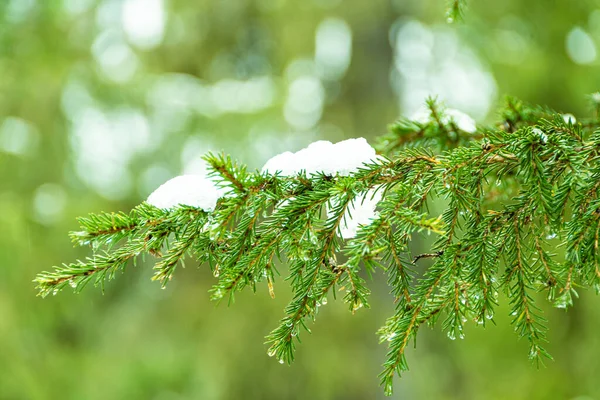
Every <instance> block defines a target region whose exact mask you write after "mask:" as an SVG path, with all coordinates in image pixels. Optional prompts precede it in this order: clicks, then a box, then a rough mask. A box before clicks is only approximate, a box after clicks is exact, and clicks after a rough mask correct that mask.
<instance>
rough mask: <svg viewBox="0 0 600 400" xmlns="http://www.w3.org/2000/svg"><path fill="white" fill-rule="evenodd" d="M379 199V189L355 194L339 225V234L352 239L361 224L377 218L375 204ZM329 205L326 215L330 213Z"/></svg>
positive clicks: (367, 223)
mask: <svg viewBox="0 0 600 400" xmlns="http://www.w3.org/2000/svg"><path fill="white" fill-rule="evenodd" d="M380 201H381V191H380V190H379V191H377V190H369V191H368V192H366V193H364V194H362V195H359V196H357V197H356V198H355V199H354V201H353V202H352V203H351V204H350V205H349V206H348V209H347V210H346V212H345V213H344V217H343V219H342V221H341V224H340V227H339V234H340V236H341V237H342V238H343V239H352V238H355V237H356V234H357V233H358V230H359V228H360V227H361V226H362V225H369V224H370V223H371V222H373V220H374V219H375V218H377V215H378V213H377V211H376V209H377V204H378V203H379V202H380ZM332 208H333V207H330V208H328V209H327V217H328V218H330V217H331V215H332V213H331V209H332Z"/></svg>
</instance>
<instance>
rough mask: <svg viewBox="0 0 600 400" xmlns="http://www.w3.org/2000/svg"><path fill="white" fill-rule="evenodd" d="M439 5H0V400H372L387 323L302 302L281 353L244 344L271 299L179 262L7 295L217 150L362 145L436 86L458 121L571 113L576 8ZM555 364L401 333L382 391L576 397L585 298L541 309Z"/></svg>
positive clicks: (427, 334) (83, 1)
mask: <svg viewBox="0 0 600 400" xmlns="http://www.w3.org/2000/svg"><path fill="white" fill-rule="evenodd" d="M445 6H446V2H445V1H443V0H426V1H425V0H393V1H392V0H389V1H388V0H386V1H384V0H370V1H359V0H345V1H343V0H306V1H303V2H300V1H291V0H195V1H192V0H0V398H1V399H58V398H60V399H156V400H159V399H160V400H176V399H241V398H244V399H375V398H383V394H382V390H381V389H380V388H379V387H378V378H377V374H378V372H379V370H380V364H381V363H382V362H383V360H384V356H385V351H386V348H385V346H384V345H379V344H378V342H377V341H378V339H377V337H376V335H375V331H376V330H377V328H378V327H379V326H381V325H382V324H383V322H384V320H385V318H386V317H387V316H388V315H390V314H391V312H392V310H393V304H392V299H391V297H390V296H389V294H388V289H387V287H386V284H385V278H384V277H382V276H379V277H375V279H374V281H373V282H372V283H371V287H372V289H373V295H372V298H371V302H372V309H370V310H361V311H360V312H358V313H357V314H356V315H354V316H352V315H351V314H350V313H348V312H347V310H346V306H345V305H344V304H342V303H341V302H333V301H330V302H329V304H328V305H327V307H323V310H322V311H321V313H320V315H319V320H318V321H317V323H316V324H314V326H313V328H314V329H313V334H312V335H308V334H304V335H303V336H302V345H301V346H300V347H299V350H298V352H297V360H296V362H295V363H294V364H293V365H292V366H283V365H280V364H278V363H277V362H276V360H273V359H271V358H269V357H268V356H267V354H266V347H265V345H263V342H264V339H263V337H264V335H266V334H267V333H269V331H270V330H271V329H272V328H274V327H275V326H276V324H277V321H278V320H279V318H280V317H281V316H282V315H283V307H284V305H285V304H286V301H287V300H288V296H289V293H288V292H287V291H286V288H285V283H284V284H279V285H277V286H276V288H275V289H276V295H277V296H276V299H275V300H271V299H270V297H269V296H268V293H267V290H266V288H264V287H262V288H260V290H259V291H258V292H257V293H256V294H254V293H251V292H245V293H242V294H240V295H238V296H237V297H236V303H235V304H234V305H233V306H232V307H227V306H226V305H221V306H218V307H215V305H214V304H213V303H211V302H209V300H208V294H207V290H208V289H209V287H210V285H211V283H213V282H214V278H213V277H212V276H211V275H210V273H209V271H208V268H200V269H198V268H196V266H195V265H194V263H193V262H191V261H190V262H188V263H187V268H186V269H179V270H178V271H177V274H176V277H175V279H174V280H173V281H172V283H171V284H170V285H169V287H168V288H167V289H166V290H160V287H159V285H158V284H156V283H153V282H151V281H150V277H151V275H152V271H151V269H150V267H149V266H148V265H141V264H140V265H138V266H137V267H136V268H130V269H129V270H128V271H127V272H126V273H125V274H124V275H123V276H121V277H119V279H117V280H116V281H113V282H111V283H109V284H108V285H107V288H106V292H105V294H104V295H103V294H101V293H100V291H99V290H95V289H93V288H91V287H90V288H89V289H87V290H85V291H84V293H82V294H81V295H77V296H76V295H73V294H71V293H68V291H65V292H64V293H62V294H61V295H59V296H56V297H51V298H47V299H41V298H39V297H36V292H35V290H34V287H33V284H32V282H31V280H32V279H33V277H34V276H35V274H36V273H38V272H40V271H42V270H45V269H48V268H49V267H51V266H52V265H56V264H59V263H62V262H67V261H71V260H74V259H75V258H77V257H84V256H85V255H87V254H88V251H87V250H86V249H74V248H72V246H71V243H70V241H69V239H68V237H67V232H68V231H69V230H73V229H76V228H77V224H76V222H75V217H77V216H79V215H84V214H87V213H88V212H98V211H111V210H129V209H131V208H132V207H133V206H135V205H136V204H139V203H140V202H141V201H143V200H144V199H145V198H146V196H147V195H148V194H149V193H150V192H151V191H152V190H153V189H154V188H155V187H157V186H158V185H159V184H161V183H162V182H164V181H165V180H166V179H168V178H170V177H172V176H174V175H178V174H181V173H183V172H185V173H196V172H202V171H203V169H204V168H205V167H204V164H203V163H202V161H201V160H200V156H201V155H202V154H204V153H205V152H206V151H209V150H225V151H226V152H227V153H229V154H231V155H232V156H233V157H234V158H236V159H238V160H241V161H242V162H244V163H247V164H248V165H249V166H250V167H251V168H259V167H260V166H262V164H263V163H264V161H265V160H267V159H268V158H269V157H271V156H272V155H274V154H277V153H279V152H281V151H284V150H298V149H299V148H301V147H303V146H305V145H306V144H308V143H310V142H312V141H314V140H317V139H328V140H332V141H337V140H341V139H343V138H346V137H358V136H364V137H367V138H368V139H373V138H374V137H375V136H376V135H378V134H380V133H382V132H383V131H384V130H385V127H386V125H387V123H389V122H392V121H393V120H394V119H395V118H396V117H397V116H398V115H401V114H405V115H410V114H411V113H412V112H414V111H415V110H416V109H417V108H418V107H419V106H420V105H421V104H423V101H424V99H425V97H426V96H428V95H438V96H439V98H440V99H442V100H444V101H445V102H446V103H447V104H448V105H450V106H452V107H455V108H459V109H461V110H463V111H466V112H468V113H470V114H471V115H473V116H474V117H476V119H477V120H478V121H479V122H486V121H487V122H490V121H493V120H494V115H495V114H494V113H495V110H496V107H497V106H498V104H500V103H501V100H502V96H503V95H505V94H511V95H515V96H518V97H521V98H523V99H524V100H526V101H528V102H533V103H544V104H548V105H550V106H552V107H554V108H556V109H557V110H559V111H562V112H571V113H573V114H575V115H576V116H578V115H583V114H586V113H587V112H588V109H587V103H586V98H585V95H586V94H589V93H591V92H593V91H597V90H598V89H599V88H600V59H599V58H598V55H597V51H598V48H599V46H600V4H598V2H597V1H595V0H587V1H585V0H579V1H576V2H575V1H548V0H535V1H527V2H524V1H520V0H505V1H484V0H472V1H470V8H469V9H468V11H467V13H466V16H465V23H463V24H453V25H448V24H446V17H445V14H444V8H445ZM546 311H547V312H546V316H547V317H548V319H549V321H550V322H549V324H550V326H551V330H550V334H549V339H550V344H549V350H550V352H551V353H552V354H553V355H554V357H555V361H551V362H548V363H547V366H546V367H545V368H542V369H540V370H536V369H535V367H533V366H532V365H530V363H529V362H528V360H527V345H526V343H525V342H524V341H518V340H517V337H516V335H515V334H514V333H513V332H512V328H511V327H510V326H509V324H508V322H509V318H508V316H507V314H508V310H507V308H506V306H505V305H503V306H502V307H501V308H500V309H499V310H498V313H497V317H496V322H497V326H493V325H492V326H490V327H488V328H487V329H485V330H483V329H476V328H474V327H469V329H468V330H467V336H466V339H465V340H458V341H450V340H448V338H447V337H446V336H445V335H444V334H442V333H440V332H439V331H438V330H433V331H432V330H430V329H428V328H423V329H422V331H421V332H420V336H419V343H418V347H417V349H416V350H414V351H413V350H411V351H410V353H409V354H408V358H409V363H410V365H411V371H410V372H409V373H407V374H406V375H405V376H404V377H403V378H402V379H401V380H398V381H397V385H396V392H395V396H394V397H395V398H399V399H579V400H583V399H600V383H598V382H600V381H599V376H598V374H599V371H600V335H599V334H598V332H599V330H600V298H598V297H597V296H595V295H594V294H593V293H586V292H582V293H581V298H580V300H578V301H577V304H576V307H575V308H574V309H572V310H569V311H568V312H564V311H561V310H556V309H548V308H546Z"/></svg>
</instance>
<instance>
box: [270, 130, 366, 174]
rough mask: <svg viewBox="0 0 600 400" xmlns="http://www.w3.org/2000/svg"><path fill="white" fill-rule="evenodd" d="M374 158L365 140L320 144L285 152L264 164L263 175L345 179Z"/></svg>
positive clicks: (320, 142)
mask: <svg viewBox="0 0 600 400" xmlns="http://www.w3.org/2000/svg"><path fill="white" fill-rule="evenodd" d="M375 158H376V154H375V149H373V147H371V145H369V143H367V141H366V140H365V139H364V138H356V139H348V140H343V141H341V142H338V143H335V144H333V143H331V142H328V141H326V140H319V141H317V142H314V143H311V144H310V145H309V146H308V147H306V148H304V149H301V150H299V151H297V152H296V153H292V152H289V151H286V152H285V153H281V154H278V155H276V156H274V157H273V158H271V159H270V160H269V161H267V162H266V163H265V165H264V167H263V168H262V172H263V173H267V174H271V175H275V174H278V175H279V176H287V177H289V176H295V175H297V174H299V173H300V172H302V171H304V172H306V174H307V175H314V174H318V173H323V174H327V175H342V176H347V175H350V174H351V173H353V172H356V171H358V169H359V168H360V167H361V166H363V165H364V164H365V163H367V162H369V161H371V160H374V159H375Z"/></svg>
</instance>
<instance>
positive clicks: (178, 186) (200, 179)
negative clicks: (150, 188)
mask: <svg viewBox="0 0 600 400" xmlns="http://www.w3.org/2000/svg"><path fill="white" fill-rule="evenodd" d="M224 191H225V190H224V189H223V188H219V187H217V185H216V183H215V182H214V181H213V180H211V179H210V178H208V177H206V176H203V175H181V176H176V177H175V178H173V179H170V180H168V181H167V182H165V183H164V184H162V185H161V186H160V187H159V188H158V189H156V190H155V191H154V192H152V194H150V196H148V200H146V202H147V203H148V204H151V205H153V206H155V207H158V208H163V209H170V208H173V207H177V206H179V205H186V206H191V207H197V208H201V209H203V210H204V211H207V212H210V211H213V210H214V209H215V207H216V206H217V200H218V199H219V198H220V197H221V196H222V195H223V194H224Z"/></svg>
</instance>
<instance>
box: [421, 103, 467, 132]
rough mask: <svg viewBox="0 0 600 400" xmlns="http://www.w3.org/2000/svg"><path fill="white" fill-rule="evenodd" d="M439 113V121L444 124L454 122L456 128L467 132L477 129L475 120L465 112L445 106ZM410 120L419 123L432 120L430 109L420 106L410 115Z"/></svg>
mask: <svg viewBox="0 0 600 400" xmlns="http://www.w3.org/2000/svg"><path fill="white" fill-rule="evenodd" d="M441 114H442V117H441V121H442V123H444V124H449V123H450V122H454V124H455V125H456V127H457V128H458V129H460V130H461V131H464V132H467V133H475V131H476V130H477V124H476V123H475V120H474V119H473V118H471V116H470V115H468V114H465V113H464V112H462V111H460V110H456V109H454V108H447V109H445V110H441ZM410 120H411V121H415V122H418V123H421V124H427V123H429V122H431V121H432V118H431V110H430V109H429V108H426V107H422V108H420V109H419V110H417V112H415V113H414V114H413V115H412V116H411V117H410Z"/></svg>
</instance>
